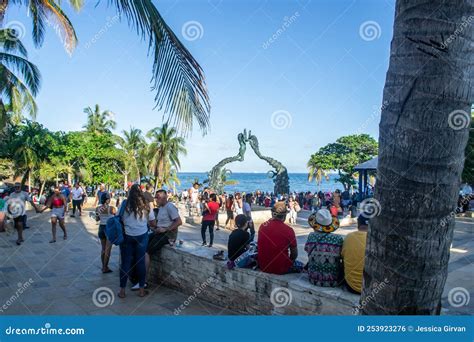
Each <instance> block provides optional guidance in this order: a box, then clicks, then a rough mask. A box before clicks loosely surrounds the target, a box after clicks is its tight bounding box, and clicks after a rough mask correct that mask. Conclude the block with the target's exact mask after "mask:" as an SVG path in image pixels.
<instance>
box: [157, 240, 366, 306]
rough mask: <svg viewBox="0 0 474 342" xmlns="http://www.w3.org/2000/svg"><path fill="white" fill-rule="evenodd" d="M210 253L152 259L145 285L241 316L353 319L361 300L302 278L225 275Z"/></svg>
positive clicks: (173, 252)
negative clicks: (160, 286) (162, 287)
mask: <svg viewBox="0 0 474 342" xmlns="http://www.w3.org/2000/svg"><path fill="white" fill-rule="evenodd" d="M212 253H213V252H212V250H209V249H207V248H205V249H204V248H199V247H196V246H194V245H191V244H188V243H185V244H184V246H182V247H179V248H176V247H174V248H172V247H169V246H166V247H164V248H163V250H162V251H161V252H160V254H159V255H156V256H153V258H152V267H151V271H150V277H149V281H150V282H151V283H154V284H160V285H165V286H167V287H171V288H175V289H177V290H179V291H181V292H184V293H186V294H188V295H190V296H193V297H197V298H199V299H202V300H206V301H208V302H210V303H213V304H215V305H218V306H222V307H223V308H228V309H230V310H233V311H235V312H238V313H241V314H253V315H254V314H257V315H273V314H276V315H351V314H352V313H353V309H354V307H356V306H357V304H358V301H359V296H357V295H354V294H352V293H349V292H347V291H345V290H342V289H340V288H321V287H317V286H314V285H312V284H310V283H309V281H308V277H307V275H306V274H289V275H283V276H278V275H270V274H266V273H263V272H259V271H253V270H249V269H234V270H228V269H227V266H226V262H224V261H216V260H213V259H212ZM175 314H179V310H178V311H175Z"/></svg>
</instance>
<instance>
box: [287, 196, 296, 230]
mask: <svg viewBox="0 0 474 342" xmlns="http://www.w3.org/2000/svg"><path fill="white" fill-rule="evenodd" d="M288 209H289V211H290V217H289V219H288V223H289V224H296V201H295V200H293V198H292V197H290V199H289V200H288Z"/></svg>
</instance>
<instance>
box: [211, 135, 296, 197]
mask: <svg viewBox="0 0 474 342" xmlns="http://www.w3.org/2000/svg"><path fill="white" fill-rule="evenodd" d="M237 140H238V141H239V145H240V148H239V152H238V153H237V155H235V156H233V157H228V158H224V159H222V160H221V161H220V162H219V163H217V164H216V165H215V166H214V167H213V168H212V170H211V171H209V173H208V180H207V182H208V184H209V187H211V188H212V189H214V190H215V191H216V192H218V193H222V192H223V191H224V185H225V180H226V175H227V173H228V172H229V170H227V169H225V168H224V167H225V165H227V164H229V163H232V162H235V161H240V162H242V161H244V155H245V152H246V150H247V143H249V144H250V147H252V150H253V151H254V152H255V154H256V155H257V156H258V157H259V158H260V159H262V160H265V161H266V162H267V163H268V164H270V166H272V167H273V169H274V170H271V171H269V172H268V174H269V175H270V177H271V178H273V183H274V187H273V192H274V193H275V194H278V195H285V194H289V193H290V182H289V177H288V171H287V169H286V167H285V166H284V165H283V164H282V163H280V162H279V161H278V160H276V159H273V158H270V157H267V156H264V155H263V154H262V153H261V152H260V147H259V145H258V139H257V137H256V136H255V135H252V133H251V131H249V132H248V135H247V130H245V129H244V132H243V133H239V134H238V136H237Z"/></svg>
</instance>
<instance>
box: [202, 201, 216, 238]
mask: <svg viewBox="0 0 474 342" xmlns="http://www.w3.org/2000/svg"><path fill="white" fill-rule="evenodd" d="M218 210H219V203H217V196H216V194H211V195H210V196H209V201H208V202H204V214H203V217H202V224H201V237H202V245H203V246H206V245H207V243H206V230H207V229H208V228H209V238H210V240H209V245H207V247H212V244H213V242H214V224H215V223H216V214H217V211H218Z"/></svg>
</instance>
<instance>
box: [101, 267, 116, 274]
mask: <svg viewBox="0 0 474 342" xmlns="http://www.w3.org/2000/svg"><path fill="white" fill-rule="evenodd" d="M111 272H113V271H112V270H111V269H110V268H108V269H106V270H105V271H102V273H104V274H105V273H111Z"/></svg>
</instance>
